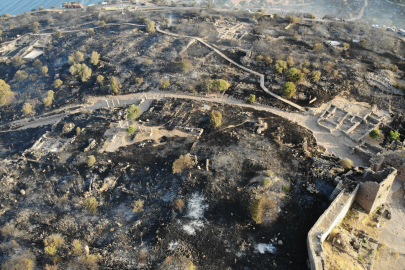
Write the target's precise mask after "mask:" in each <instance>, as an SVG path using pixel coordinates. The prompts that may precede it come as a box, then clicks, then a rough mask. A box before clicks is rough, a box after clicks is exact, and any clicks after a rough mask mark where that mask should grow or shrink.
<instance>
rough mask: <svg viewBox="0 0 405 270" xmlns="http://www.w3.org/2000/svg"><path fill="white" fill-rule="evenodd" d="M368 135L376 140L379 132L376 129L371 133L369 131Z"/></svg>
mask: <svg viewBox="0 0 405 270" xmlns="http://www.w3.org/2000/svg"><path fill="white" fill-rule="evenodd" d="M368 135H369V136H370V137H371V138H373V139H377V138H378V137H380V131H379V130H378V129H373V130H372V131H370V133H368Z"/></svg>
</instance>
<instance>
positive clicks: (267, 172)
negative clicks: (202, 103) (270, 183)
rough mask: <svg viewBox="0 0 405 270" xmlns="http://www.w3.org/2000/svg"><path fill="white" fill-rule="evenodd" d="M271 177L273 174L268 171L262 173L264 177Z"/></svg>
mask: <svg viewBox="0 0 405 270" xmlns="http://www.w3.org/2000/svg"><path fill="white" fill-rule="evenodd" d="M273 175H274V173H273V172H272V171H270V170H267V171H264V176H267V177H270V176H273Z"/></svg>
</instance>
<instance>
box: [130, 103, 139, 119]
mask: <svg viewBox="0 0 405 270" xmlns="http://www.w3.org/2000/svg"><path fill="white" fill-rule="evenodd" d="M140 113H141V108H139V107H138V106H136V105H134V104H132V105H131V106H129V108H128V114H127V118H128V119H129V120H134V119H135V118H137V117H138V115H139V114H140Z"/></svg>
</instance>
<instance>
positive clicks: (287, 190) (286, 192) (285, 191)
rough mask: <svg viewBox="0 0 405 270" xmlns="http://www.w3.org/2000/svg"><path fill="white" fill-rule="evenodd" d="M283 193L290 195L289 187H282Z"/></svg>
mask: <svg viewBox="0 0 405 270" xmlns="http://www.w3.org/2000/svg"><path fill="white" fill-rule="evenodd" d="M283 192H284V193H285V194H288V193H290V187H288V186H283Z"/></svg>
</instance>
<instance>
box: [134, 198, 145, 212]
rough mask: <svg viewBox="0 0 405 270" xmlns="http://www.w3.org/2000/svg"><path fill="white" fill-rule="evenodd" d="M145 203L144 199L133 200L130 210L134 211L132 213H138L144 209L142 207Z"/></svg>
mask: <svg viewBox="0 0 405 270" xmlns="http://www.w3.org/2000/svg"><path fill="white" fill-rule="evenodd" d="M144 204H145V201H144V200H136V201H135V202H134V204H133V205H132V211H133V212H134V213H140V212H143V211H144V209H143V205H144Z"/></svg>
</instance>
